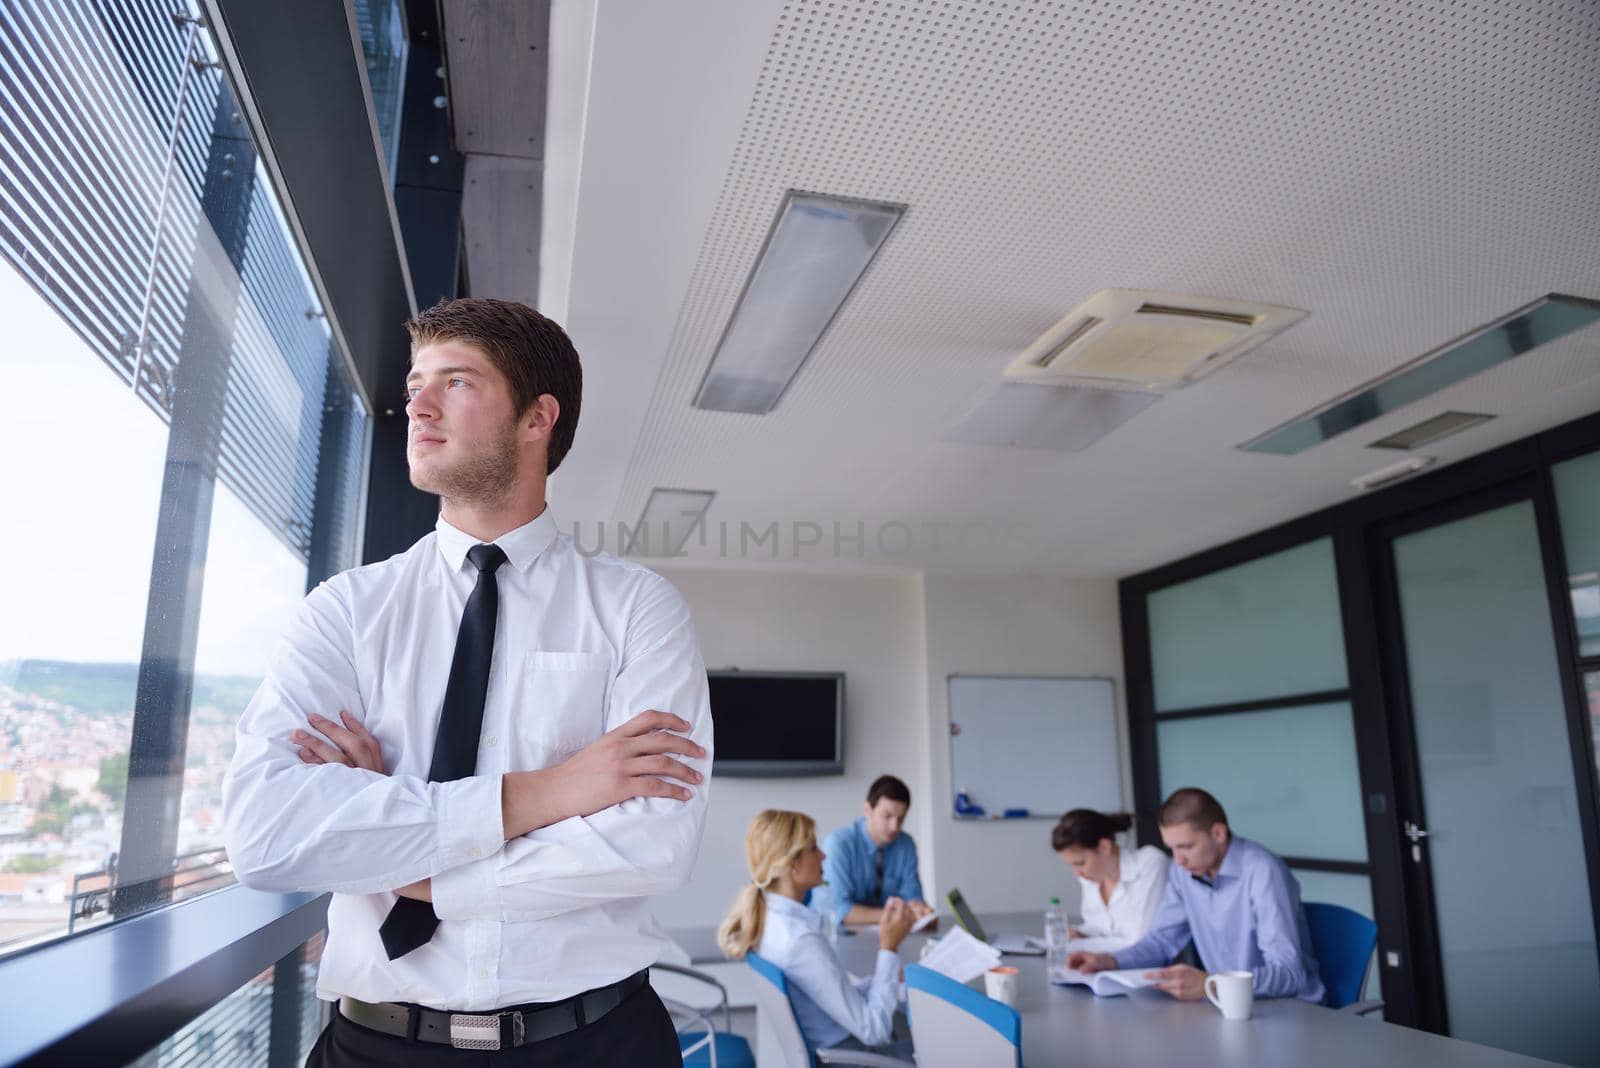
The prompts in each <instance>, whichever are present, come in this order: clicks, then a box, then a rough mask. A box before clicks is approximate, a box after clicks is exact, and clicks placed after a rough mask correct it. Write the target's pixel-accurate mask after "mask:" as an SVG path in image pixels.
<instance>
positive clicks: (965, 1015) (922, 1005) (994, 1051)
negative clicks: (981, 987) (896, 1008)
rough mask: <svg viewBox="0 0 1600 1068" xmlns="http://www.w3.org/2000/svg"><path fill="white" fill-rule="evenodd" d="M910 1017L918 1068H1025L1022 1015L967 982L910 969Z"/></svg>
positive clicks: (914, 967)
mask: <svg viewBox="0 0 1600 1068" xmlns="http://www.w3.org/2000/svg"><path fill="white" fill-rule="evenodd" d="M906 1002H907V1008H906V1015H907V1016H909V1017H910V1018H911V1041H912V1042H914V1043H915V1044H916V1047H917V1065H918V1068H970V1066H971V1065H975V1064H982V1065H985V1066H988V1065H995V1066H1000V1065H1011V1066H1012V1068H1022V1017H1021V1016H1019V1015H1018V1014H1017V1010H1016V1009H1013V1008H1012V1007H1011V1006H1009V1005H1003V1004H1001V1003H1000V1002H998V1001H996V1000H994V999H993V998H988V997H984V996H983V995H982V994H980V993H978V992H977V991H976V990H974V989H972V988H971V987H970V986H968V985H967V984H965V983H958V982H956V981H955V980H954V979H951V978H950V977H949V976H947V975H941V974H939V973H938V972H936V971H934V970H933V969H932V968H925V967H923V966H922V965H920V964H907V965H906Z"/></svg>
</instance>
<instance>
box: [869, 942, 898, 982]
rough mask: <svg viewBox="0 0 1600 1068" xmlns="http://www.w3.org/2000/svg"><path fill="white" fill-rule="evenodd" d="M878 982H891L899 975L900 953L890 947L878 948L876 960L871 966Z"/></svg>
mask: <svg viewBox="0 0 1600 1068" xmlns="http://www.w3.org/2000/svg"><path fill="white" fill-rule="evenodd" d="M873 975H874V977H875V978H876V979H877V981H878V982H892V981H894V980H897V979H899V977H900V954H898V953H896V952H895V951H894V950H892V949H880V950H878V961H877V965H876V967H874V968H873Z"/></svg>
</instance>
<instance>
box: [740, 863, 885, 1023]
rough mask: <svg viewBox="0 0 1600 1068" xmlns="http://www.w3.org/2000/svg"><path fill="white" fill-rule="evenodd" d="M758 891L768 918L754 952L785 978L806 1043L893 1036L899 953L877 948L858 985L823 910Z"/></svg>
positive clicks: (779, 895)
mask: <svg viewBox="0 0 1600 1068" xmlns="http://www.w3.org/2000/svg"><path fill="white" fill-rule="evenodd" d="M762 896H763V897H765V898H766V900H767V919H766V922H765V923H764V924H763V925H762V928H761V944H760V945H758V946H756V952H757V953H759V954H760V955H761V956H762V957H764V958H766V959H767V960H768V961H771V962H772V963H773V964H774V965H776V966H777V967H778V968H779V969H780V970H782V972H783V974H784V977H785V978H786V979H788V980H789V996H790V999H791V1000H792V1001H793V1002H794V1016H795V1020H796V1021H797V1022H798V1023H799V1024H800V1030H801V1032H802V1033H803V1034H804V1035H805V1036H806V1038H807V1039H808V1040H809V1041H810V1042H811V1044H812V1045H813V1046H816V1047H818V1048H820V1049H826V1048H827V1047H829V1046H837V1045H838V1044H839V1043H840V1042H843V1041H844V1040H845V1038H846V1037H847V1036H849V1035H854V1036H855V1037H856V1038H858V1039H860V1040H861V1042H862V1043H863V1044H864V1045H868V1046H882V1045H884V1044H886V1043H887V1042H888V1041H889V1040H890V1039H891V1038H892V1037H894V1010H895V1008H896V1007H897V1006H898V1005H899V1004H900V955H899V954H898V953H892V952H890V951H889V950H887V949H880V950H878V959H877V964H876V966H875V967H874V969H873V972H872V977H871V978H870V979H864V980H862V981H861V982H860V985H857V984H856V983H855V982H853V981H852V980H851V979H850V973H849V972H847V971H845V970H844V965H842V964H840V963H839V955H838V954H837V953H836V952H834V948H833V943H831V942H829V941H828V936H827V935H826V934H825V933H824V924H826V922H827V920H826V918H825V917H824V916H823V915H822V913H820V912H817V911H815V910H814V909H808V908H806V907H805V906H804V905H802V904H800V903H799V902H798V901H794V900H791V899H790V898H787V897H784V896H783V895H782V894H774V893H768V892H765V891H763V894H762ZM857 937H859V938H865V937H867V936H866V935H858V936H857Z"/></svg>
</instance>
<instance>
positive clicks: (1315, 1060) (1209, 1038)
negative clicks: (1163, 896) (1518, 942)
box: [668, 913, 1551, 1068]
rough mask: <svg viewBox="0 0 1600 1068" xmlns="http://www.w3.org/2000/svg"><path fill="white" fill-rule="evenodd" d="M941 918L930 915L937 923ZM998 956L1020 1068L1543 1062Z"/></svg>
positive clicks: (1283, 1004) (1009, 918) (1022, 929)
mask: <svg viewBox="0 0 1600 1068" xmlns="http://www.w3.org/2000/svg"><path fill="white" fill-rule="evenodd" d="M950 922H952V921H951V920H950V919H949V918H948V917H944V916H941V917H940V925H941V926H944V925H947V924H948V923H950ZM983 922H984V926H985V927H986V928H989V929H990V933H991V934H1033V933H1036V930H1037V929H1038V928H1040V927H1041V926H1042V923H1043V921H1042V918H1041V917H1040V916H1035V915H1034V914H1033V913H1001V914H997V915H992V916H988V915H986V916H984V917H983ZM668 933H669V934H671V935H672V937H673V938H674V939H675V940H676V941H677V942H678V943H679V944H680V945H682V946H683V947H684V949H685V950H687V951H688V952H689V955H690V957H691V959H693V960H694V961H695V962H696V963H706V962H709V961H712V960H721V959H722V954H721V953H720V952H718V951H717V950H716V938H715V932H714V931H712V930H711V929H709V928H681V929H678V930H674V931H670V932H668ZM926 940H927V936H926V935H921V934H917V935H911V936H909V937H907V938H906V940H905V942H904V943H902V944H901V947H900V955H901V957H902V958H903V959H905V960H906V961H915V960H916V959H917V956H918V954H919V953H920V952H921V949H922V945H923V943H924V942H925V941H926ZM877 949H878V940H877V937H876V935H875V934H872V933H862V934H853V935H841V936H840V938H839V959H840V960H841V961H842V962H843V964H844V966H845V967H846V968H847V969H849V970H850V971H852V972H855V973H856V974H857V975H867V974H871V972H872V965H873V959H874V957H875V955H876V953H877ZM1005 962H1006V963H1007V964H1011V965H1015V966H1016V968H1017V970H1018V971H1019V972H1020V975H1019V976H1018V979H1019V980H1020V983H1019V990H1018V998H1017V1011H1018V1012H1020V1013H1021V1014H1022V1056H1023V1061H1024V1062H1025V1063H1026V1064H1028V1065H1029V1068H1040V1066H1044V1065H1055V1064H1069V1063H1071V1064H1094V1065H1139V1066H1141V1068H1142V1066H1145V1065H1154V1064H1160V1065H1219V1064H1225V1065H1240V1066H1245V1065H1261V1066H1271V1068H1280V1066H1284V1065H1301V1066H1305V1068H1324V1066H1326V1068H1334V1066H1338V1068H1345V1066H1348V1065H1360V1066H1361V1068H1385V1066H1389V1065H1395V1066H1400V1065H1404V1066H1406V1068H1418V1066H1427V1065H1440V1066H1444V1065H1449V1066H1451V1068H1491V1066H1492V1068H1518V1066H1522V1068H1530V1066H1533V1065H1549V1064H1550V1063H1551V1062H1549V1061H1542V1060H1536V1059H1534V1058H1532V1057H1523V1056H1520V1055H1518V1054H1515V1053H1506V1052H1505V1051H1503V1050H1497V1049H1491V1048H1490V1047H1488V1046H1479V1045H1476V1044H1473V1043H1470V1042H1462V1041H1459V1040H1457V1039H1453V1038H1444V1037H1441V1036H1439V1035H1435V1034H1430V1033H1428V1032H1426V1031H1417V1030H1413V1029H1412V1028H1409V1027H1399V1026H1396V1025H1394V1024H1390V1023H1385V1022H1383V1021H1382V1020H1380V1019H1377V1018H1376V1017H1370V1016H1369V1017H1360V1016H1352V1015H1350V1014H1348V1013H1342V1012H1335V1011H1333V1010H1332V1009H1326V1008H1323V1007H1322V1006H1320V1005H1309V1004H1307V1003H1305V1002H1303V1001H1295V1000H1293V999H1281V998H1275V999H1271V1000H1261V1001H1257V1002H1256V1003H1255V1010H1254V1014H1253V1015H1252V1017H1251V1018H1250V1019H1249V1020H1224V1019H1223V1018H1222V1014H1221V1013H1219V1012H1217V1010H1216V1009H1214V1008H1212V1007H1211V1004H1210V1003H1209V1002H1206V1001H1177V1000H1174V999H1173V998H1171V997H1169V996H1167V995H1166V994H1163V993H1161V992H1160V991H1155V990H1141V991H1134V992H1133V993H1132V994H1130V995H1127V996H1124V997H1109V998H1101V997H1096V996H1095V995H1094V994H1093V993H1091V992H1090V991H1089V990H1088V989H1086V988H1084V987H1078V986H1068V987H1060V986H1052V985H1051V984H1050V983H1049V981H1048V980H1047V979H1046V978H1045V965H1044V958H1043V957H1020V956H1008V957H1006V958H1005ZM976 985H977V984H974V986H976Z"/></svg>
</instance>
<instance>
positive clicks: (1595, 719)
mask: <svg viewBox="0 0 1600 1068" xmlns="http://www.w3.org/2000/svg"><path fill="white" fill-rule="evenodd" d="M1583 683H1584V689H1585V690H1586V691H1587V692H1588V695H1589V737H1590V739H1591V740H1592V741H1593V743H1594V765H1595V772H1596V774H1597V776H1600V671H1591V672H1589V674H1587V675H1585V676H1584V677H1583Z"/></svg>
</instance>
